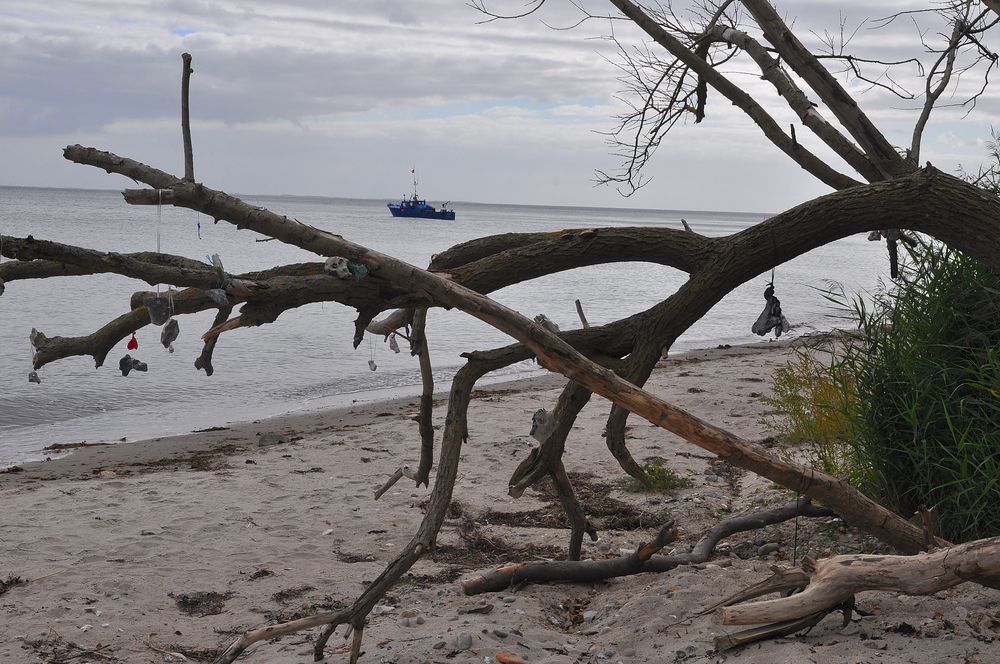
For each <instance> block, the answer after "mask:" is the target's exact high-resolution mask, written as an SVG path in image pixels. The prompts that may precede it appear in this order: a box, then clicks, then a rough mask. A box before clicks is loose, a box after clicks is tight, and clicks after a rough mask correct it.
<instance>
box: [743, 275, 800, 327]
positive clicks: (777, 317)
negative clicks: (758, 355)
mask: <svg viewBox="0 0 1000 664" xmlns="http://www.w3.org/2000/svg"><path fill="white" fill-rule="evenodd" d="M764 299H765V300H767V304H765V305H764V311H762V312H760V316H758V317H757V321H756V322H755V323H754V324H753V326H752V327H751V328H750V329H751V331H753V333H754V334H756V335H759V336H764V335H765V334H767V333H768V332H770V331H771V330H774V337H775V338H778V337H780V336H781V333H782V332H788V331H789V330H790V329H792V326H791V325H789V324H788V320H787V319H786V318H785V316H784V314H782V313H781V301H780V300H778V298H777V297H775V296H774V284H773V283H771V284H768V285H767V288H765V289H764Z"/></svg>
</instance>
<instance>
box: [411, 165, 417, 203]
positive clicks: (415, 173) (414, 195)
mask: <svg viewBox="0 0 1000 664" xmlns="http://www.w3.org/2000/svg"><path fill="white" fill-rule="evenodd" d="M410 173H412V174H413V200H417V167H416V166H414V167H413V168H411V169H410Z"/></svg>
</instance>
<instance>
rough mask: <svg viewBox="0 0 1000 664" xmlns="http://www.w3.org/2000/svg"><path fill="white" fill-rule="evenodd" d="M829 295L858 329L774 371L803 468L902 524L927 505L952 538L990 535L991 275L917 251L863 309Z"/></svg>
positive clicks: (997, 436)
mask: <svg viewBox="0 0 1000 664" xmlns="http://www.w3.org/2000/svg"><path fill="white" fill-rule="evenodd" d="M827 297H828V298H829V299H830V300H831V301H833V302H835V303H836V304H837V305H838V306H839V307H841V308H842V309H844V310H846V311H848V312H849V313H850V314H851V316H852V317H853V318H854V320H855V321H856V324H857V330H856V331H853V332H848V333H846V336H845V337H844V339H843V340H842V343H841V344H840V345H839V346H838V349H837V350H836V351H835V353H834V357H833V360H832V363H825V362H817V361H816V360H815V359H811V360H810V359H806V360H800V361H799V362H800V364H799V365H798V366H797V365H796V364H795V363H793V364H792V365H790V366H789V367H787V368H786V369H785V370H784V372H785V373H784V374H782V372H778V374H777V376H776V381H775V397H774V400H773V402H772V405H774V406H775V408H776V410H778V411H779V412H780V413H781V414H782V415H784V416H785V417H786V420H785V421H786V426H787V427H790V428H791V429H792V430H794V431H796V432H797V433H798V434H800V435H801V436H802V437H803V439H805V440H807V441H808V444H809V446H810V447H809V449H810V455H811V457H812V462H813V463H814V464H815V465H816V466H817V467H819V468H822V469H823V470H825V471H827V472H831V473H833V474H836V475H838V476H840V477H846V478H848V479H849V480H850V481H851V482H852V483H854V484H856V485H857V486H859V488H861V489H862V490H863V491H865V492H867V493H869V494H870V495H872V496H873V497H875V498H877V499H879V500H881V501H882V502H883V503H884V504H886V505H888V506H889V507H891V508H893V509H895V510H897V511H898V512H900V513H901V514H904V515H906V516H909V515H910V514H913V513H914V512H915V511H916V510H918V509H920V508H932V507H933V508H936V515H937V516H936V521H937V524H936V527H937V528H938V530H939V534H941V535H942V536H944V537H946V538H948V539H951V540H953V541H962V540H968V539H974V538H977V537H986V536H991V535H996V534H998V533H1000V276H998V275H997V273H995V272H994V271H992V270H990V269H988V268H986V267H985V266H983V265H982V264H981V263H979V262H977V261H975V260H973V259H972V258H970V257H968V256H966V255H964V254H962V253H960V252H957V251H953V250H948V249H946V248H943V247H941V246H938V245H935V244H930V243H927V244H922V245H921V246H920V247H918V248H917V249H916V250H914V251H913V252H911V253H910V256H909V259H908V260H907V261H906V265H905V266H904V268H903V271H902V272H901V278H900V279H899V281H898V282H897V283H896V284H895V285H894V286H893V287H892V288H891V289H882V290H881V291H880V292H879V293H877V294H876V295H875V296H874V297H873V299H872V301H871V302H866V301H865V300H864V299H862V298H856V299H853V300H849V299H848V298H846V297H845V296H844V295H843V293H842V292H840V293H836V292H833V291H829V292H828V293H827ZM810 362H811V364H810ZM782 381H784V384H782ZM796 388H798V389H797V390H796ZM791 395H795V396H794V397H792V396H791ZM813 411H814V414H813ZM797 420H801V421H802V422H804V423H805V424H796V421H797ZM785 433H786V435H787V433H788V432H787V431H786V432H785ZM791 438H794V437H791Z"/></svg>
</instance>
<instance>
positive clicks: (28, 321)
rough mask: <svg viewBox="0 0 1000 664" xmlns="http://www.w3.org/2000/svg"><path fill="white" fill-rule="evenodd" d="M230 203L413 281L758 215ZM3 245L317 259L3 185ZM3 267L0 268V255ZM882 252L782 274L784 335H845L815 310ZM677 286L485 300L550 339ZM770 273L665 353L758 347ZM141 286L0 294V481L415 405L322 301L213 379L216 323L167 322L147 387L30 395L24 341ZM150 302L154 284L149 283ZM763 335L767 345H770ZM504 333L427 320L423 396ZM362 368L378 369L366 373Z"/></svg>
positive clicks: (537, 292) (121, 282) (501, 341)
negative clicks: (59, 454) (633, 234)
mask: <svg viewBox="0 0 1000 664" xmlns="http://www.w3.org/2000/svg"><path fill="white" fill-rule="evenodd" d="M243 198H244V200H246V201H248V202H250V203H253V204H255V205H260V206H264V207H267V208H268V209H270V210H272V211H274V212H278V213H280V214H284V215H287V216H288V217H290V218H294V219H297V220H299V221H302V222H304V223H307V224H311V225H314V226H317V227H319V228H323V229H325V230H328V231H331V232H333V233H337V234H340V235H342V236H344V237H345V238H347V239H349V240H352V241H354V242H358V243H360V244H363V245H366V246H368V247H371V248H373V249H376V250H378V251H381V252H384V253H386V254H390V255H392V256H395V257H398V258H401V259H403V260H406V261H409V262H411V263H413V264H415V265H418V266H421V267H424V266H426V265H427V263H428V262H429V260H430V256H431V255H433V254H435V253H438V252H440V251H442V250H444V249H447V248H448V247H451V246H453V245H455V244H458V243H460V242H464V241H466V240H471V239H474V238H477V237H481V236H484V235H490V234H495V233H508V232H515V233H516V232H538V231H552V230H558V229H563V228H587V227H598V226H661V227H668V228H677V229H679V228H681V219H682V218H683V219H685V220H686V221H687V222H688V223H689V224H690V226H691V227H692V229H693V230H695V231H696V232H699V233H702V234H705V235H709V236H721V235H727V234H730V233H734V232H737V231H740V230H742V229H744V228H747V227H748V226H750V225H752V224H755V223H758V222H760V221H761V220H763V219H765V218H766V217H767V216H769V215H767V214H765V213H746V212H709V211H693V210H640V209H618V208H586V207H558V206H537V205H499V204H483V203H454V204H453V205H452V207H454V208H455V210H456V211H457V216H458V218H457V219H456V220H455V221H438V220H411V219H396V218H393V217H391V216H390V215H389V211H388V209H387V208H386V203H387V202H388V201H387V200H367V199H349V198H324V197H307V196H255V195H244V196H243ZM0 234H6V235H12V236H18V237H24V236H27V235H33V236H34V237H36V238H43V239H48V240H53V241H57V242H63V243H68V244H75V245H79V246H83V247H89V248H92V249H98V250H103V251H117V252H123V253H124V252H133V251H153V250H156V248H157V246H159V247H160V249H161V250H162V251H163V252H166V253H171V254H180V255H183V256H187V257H189V258H194V259H199V260H205V261H207V260H208V259H209V258H208V257H210V256H211V255H212V254H218V255H219V256H220V257H221V259H222V261H223V264H224V266H225V269H226V270H227V271H228V272H231V273H239V272H244V271H249V270H256V269H264V268H269V267H273V266H276V265H280V264H283V263H289V262H300V261H311V260H318V257H317V256H316V255H314V254H311V253H309V252H307V251H303V250H302V249H299V248H296V247H292V246H289V245H286V244H283V243H281V242H278V241H261V240H264V239H265V238H264V237H262V236H260V235H258V234H256V233H254V232H252V231H248V230H237V229H236V228H235V227H234V226H232V225H230V224H228V223H225V222H221V223H218V224H216V223H213V221H212V219H210V218H208V217H205V216H203V215H199V214H197V213H195V212H192V211H190V210H182V209H177V208H173V207H169V206H164V207H163V208H158V207H156V206H149V207H136V206H130V205H127V204H125V203H124V201H123V200H122V197H121V194H120V192H118V191H108V190H99V191H98V190H81V189H45V188H22V187H0ZM0 260H3V259H0ZM886 270H887V260H886V255H885V249H884V245H883V244H881V243H877V242H867V241H866V238H865V237H864V236H853V237H849V238H845V239H843V240H840V241H838V242H834V243H832V244H830V245H828V246H826V247H823V248H820V249H817V250H815V251H812V252H810V253H809V254H807V255H804V256H802V257H799V258H797V259H795V260H792V261H789V262H787V263H785V264H783V265H780V266H778V267H777V269H776V270H775V274H774V283H775V288H776V292H777V295H778V297H779V298H780V299H781V302H782V308H783V310H784V312H785V315H786V317H787V318H788V320H789V321H790V322H791V324H792V325H793V326H794V329H793V331H792V332H791V333H790V334H791V335H797V334H804V333H810V332H816V331H821V330H828V329H832V328H833V327H834V326H837V325H842V324H843V321H840V320H838V319H837V317H838V316H840V315H841V314H842V312H841V311H839V310H837V309H836V308H834V307H833V306H832V305H831V304H830V302H829V301H828V300H827V299H826V298H825V297H824V294H823V293H824V291H826V290H828V289H829V288H830V287H831V285H835V286H838V287H842V288H843V290H844V291H845V292H847V293H848V294H854V293H865V292H871V291H872V290H873V289H875V288H876V287H877V285H878V284H879V282H880V280H881V279H883V278H884V273H885V272H886ZM685 278H686V275H685V274H684V273H682V272H680V271H678V270H675V269H672V268H668V267H663V266H659V265H649V264H644V263H618V264H609V265H599V266H593V267H586V268H580V269H576V270H571V271H568V272H563V273H560V274H556V275H552V276H549V277H544V278H541V279H536V280H534V281H531V282H526V283H522V284H517V285H514V286H510V287H508V288H504V289H502V290H500V291H497V292H495V293H493V294H492V296H493V297H494V298H496V299H497V300H498V301H500V302H502V303H503V304H505V305H508V306H510V307H512V308H514V309H516V310H518V311H520V312H521V313H523V314H524V315H526V316H529V317H534V316H535V315H537V314H545V315H546V316H547V317H548V318H550V319H551V320H553V321H554V322H555V323H556V324H557V325H559V326H560V327H561V328H562V329H571V328H575V327H579V325H580V323H579V319H578V316H577V313H576V308H575V305H574V301H575V300H576V299H580V300H581V302H582V306H583V309H584V311H585V313H586V316H587V318H588V319H589V321H590V323H591V324H595V325H599V324H602V323H606V322H610V321H613V320H615V319H618V318H621V317H623V316H626V315H629V314H633V313H636V312H639V311H642V310H644V309H646V308H648V307H650V306H652V305H653V304H655V303H656V302H658V301H660V300H662V299H663V298H665V297H667V296H668V295H669V294H670V293H672V292H673V291H674V290H675V289H676V288H677V287H678V286H679V285H680V284H681V283H683V281H684V280H685ZM770 279H771V274H770V272H767V273H765V274H762V275H760V276H758V277H757V278H755V279H753V280H751V281H750V282H748V283H746V284H745V285H744V286H742V287H740V288H738V289H737V290H735V291H734V292H732V293H731V294H730V295H728V296H727V297H726V298H725V299H724V300H722V301H721V302H720V303H719V304H718V305H717V306H716V307H715V308H714V309H712V311H711V312H710V313H709V314H708V315H707V316H706V317H705V318H703V319H702V320H701V321H699V322H698V323H697V324H696V325H694V326H693V327H692V328H691V329H690V330H689V331H688V332H687V333H685V334H684V335H683V336H682V337H681V338H680V339H678V341H677V342H676V343H675V345H674V347H673V349H672V351H671V352H672V354H677V353H680V352H684V351H690V350H692V349H700V348H711V347H715V346H718V345H721V344H742V343H750V342H757V341H761V337H758V336H756V335H754V334H753V333H751V331H750V326H751V325H752V324H753V322H754V321H755V320H756V318H757V316H758V315H759V314H760V311H761V309H762V308H763V305H764V299H763V296H762V294H763V291H764V288H765V287H766V285H767V283H768V282H769V281H770ZM154 288H155V287H154V286H150V285H148V284H145V283H143V282H137V281H135V280H131V279H127V278H125V277H121V276H117V275H97V276H87V277H63V278H51V279H41V280H24V281H16V282H10V283H8V284H7V285H6V292H5V293H4V294H3V296H2V297H0V468H3V467H8V466H11V465H15V464H19V463H23V462H26V461H31V460H38V459H42V458H45V457H49V456H54V454H53V453H52V452H51V451H47V450H45V449H44V448H45V447H47V446H49V445H52V444H70V443H79V442H84V441H86V442H91V443H93V442H121V441H125V442H128V441H136V440H143V439H148V438H155V437H161V436H167V435H173V434H181V433H187V432H190V431H194V430H198V429H204V428H209V427H217V426H225V425H227V424H228V423H232V422H240V421H251V420H257V419H262V418H266V417H271V416H276V415H280V414H285V413H291V412H296V411H307V410H319V409H325V408H331V407H338V406H346V405H350V404H352V403H357V402H365V401H375V400H382V399H388V398H393V397H398V396H409V395H416V394H419V392H420V372H419V368H418V364H417V360H416V358H414V357H411V356H410V355H409V353H408V352H406V351H407V349H406V346H405V344H402V345H403V352H402V353H399V354H396V353H394V352H393V351H392V350H390V348H389V346H388V344H387V343H385V340H384V339H382V338H381V337H379V338H369V339H366V340H365V341H364V342H363V344H362V345H361V346H360V347H359V348H358V349H354V348H352V346H351V339H352V335H353V320H354V319H355V317H356V312H355V311H354V310H353V309H349V308H346V307H344V306H341V305H338V304H336V303H322V304H315V305H308V306H304V307H302V308H299V309H296V310H293V311H289V312H286V313H284V314H283V315H282V316H281V317H280V318H278V320H277V321H276V322H274V323H273V324H270V325H265V326H261V327H258V328H252V329H241V330H235V331H232V332H228V333H226V334H224V335H222V337H221V338H220V341H219V343H218V346H217V347H216V350H215V355H214V366H215V373H214V375H212V376H210V377H209V376H206V375H205V373H204V372H201V371H198V370H196V369H195V367H194V359H195V358H196V357H197V356H198V354H199V353H200V351H201V347H202V342H201V340H200V337H201V334H202V333H204V332H205V331H206V330H207V329H209V328H210V327H211V324H212V319H213V315H214V311H210V312H202V313H199V314H193V315H187V316H181V317H179V319H178V321H179V324H180V330H181V332H180V337H179V338H178V339H177V341H175V342H174V344H173V345H174V348H175V351H176V352H174V353H169V352H168V351H167V350H166V349H164V348H163V347H162V346H161V345H160V343H159V334H160V328H158V327H153V326H147V327H145V328H143V329H142V330H140V331H139V332H138V334H137V340H138V343H139V348H138V350H136V351H134V352H132V353H131V354H132V355H133V356H135V357H137V358H138V359H140V360H142V361H143V362H145V363H146V364H147V365H148V367H149V370H148V371H147V372H145V373H140V372H136V371H133V372H131V373H130V374H129V375H128V376H122V375H121V372H120V371H119V370H118V360H119V359H120V358H121V357H122V356H124V355H125V354H126V353H127V352H129V351H127V350H126V341H124V340H123V341H122V342H121V343H120V345H119V346H120V347H118V348H115V349H114V350H112V352H111V353H110V354H109V356H108V358H107V360H106V362H105V365H104V366H103V367H99V368H95V367H94V362H93V360H92V359H91V358H90V357H73V358H66V359H63V360H60V361H57V362H54V363H52V364H49V365H47V366H45V367H44V368H42V369H41V370H39V372H38V374H39V377H40V378H41V383H40V384H35V383H30V382H29V381H28V373H29V371H30V370H31V366H30V365H31V355H32V349H31V345H30V343H29V341H28V335H29V333H30V332H31V330H32V328H37V329H38V330H40V331H42V332H44V333H45V334H46V335H48V336H57V335H58V336H77V335H87V334H91V333H93V332H94V331H95V330H97V329H98V328H100V327H101V326H102V325H104V324H105V323H107V322H108V321H110V320H112V319H114V318H115V317H117V316H119V315H121V314H123V313H126V312H127V311H128V308H129V296H130V295H131V294H132V293H133V292H134V291H136V290H153V289H154ZM161 290H162V291H163V292H165V291H166V287H165V286H164V287H161ZM768 338H771V337H770V336H769V337H768ZM510 341H511V340H510V339H509V338H507V337H506V336H505V335H504V334H502V333H500V332H498V331H496V330H494V329H493V328H491V327H489V326H487V325H486V324H484V323H481V322H479V321H478V320H476V319H474V318H471V317H469V316H467V315H465V314H463V313H461V312H458V311H444V310H440V309H436V310H432V311H431V312H430V314H429V316H428V342H429V345H430V349H431V353H432V362H433V366H434V374H435V384H436V386H437V387H439V388H440V389H442V390H447V389H448V387H449V385H450V378H451V376H452V375H453V373H454V371H455V369H456V368H457V367H459V366H461V364H462V362H463V360H462V358H461V357H460V354H461V353H462V352H465V351H470V350H476V349H488V348H493V347H497V346H501V345H505V344H507V343H510ZM370 361H373V362H374V365H375V366H376V369H375V370H374V371H373V370H371V369H370ZM541 372H542V370H540V369H539V367H538V365H536V364H535V363H533V362H531V361H526V362H522V363H519V364H517V365H514V366H511V367H508V368H507V369H504V370H502V371H500V372H497V373H496V374H494V375H491V376H490V377H489V379H490V380H494V381H495V380H510V379H515V378H522V377H528V376H532V375H537V374H539V373H541Z"/></svg>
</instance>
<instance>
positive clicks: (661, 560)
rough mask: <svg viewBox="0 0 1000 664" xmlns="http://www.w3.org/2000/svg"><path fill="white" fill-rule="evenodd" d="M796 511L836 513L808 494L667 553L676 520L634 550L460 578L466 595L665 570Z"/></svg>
mask: <svg viewBox="0 0 1000 664" xmlns="http://www.w3.org/2000/svg"><path fill="white" fill-rule="evenodd" d="M796 516H809V517H819V516H834V513H833V512H831V511H830V510H828V509H825V508H822V507H817V506H815V505H812V504H810V501H809V499H808V498H800V499H798V500H796V501H794V502H792V503H790V504H788V505H784V506H782V507H778V508H775V509H772V510H762V511H756V512H749V513H747V514H739V515H736V516H732V517H729V518H728V519H724V520H722V521H720V522H719V523H717V524H716V525H715V526H714V527H712V529H711V530H709V531H708V532H707V533H705V534H704V535H703V536H702V537H701V539H699V540H698V543H697V544H695V545H694V546H693V547H692V548H691V550H689V551H684V552H678V553H672V554H670V555H668V556H654V555H653V554H654V553H656V552H658V551H659V550H660V549H662V548H663V547H664V546H665V545H666V544H667V543H668V542H670V541H672V540H673V536H674V534H675V533H674V529H673V525H674V524H673V521H671V522H669V523H668V524H666V525H665V526H663V528H661V529H660V532H659V534H658V535H657V537H656V539H654V540H653V541H652V542H650V543H648V544H644V545H642V546H640V547H639V548H638V549H637V550H636V551H635V552H634V553H631V554H628V555H624V556H619V557H617V558H611V559H608V560H583V561H556V562H531V563H517V564H513V565H505V566H503V567H500V568H497V569H494V570H490V571H488V572H484V573H482V574H480V575H477V576H474V577H472V578H469V579H467V580H465V581H463V582H462V590H463V591H465V594H466V595H478V594H480V593H488V592H499V591H502V590H505V589H506V588H510V587H511V586H515V585H519V584H522V583H539V582H545V581H571V582H578V583H583V582H592V581H599V580H601V579H610V578H614V577H618V576H626V575H630V574H639V573H642V572H666V571H669V570H672V569H674V568H675V567H678V566H680V565H692V564H696V563H703V562H706V561H708V560H710V559H711V557H712V554H713V553H714V551H715V547H716V545H717V544H718V543H719V542H720V541H722V539H723V538H725V537H729V536H730V535H732V534H734V533H738V532H743V531H746V530H756V529H758V528H763V527H764V526H769V525H772V524H775V523H781V522H783V521H787V520H788V519H792V518H794V517H796Z"/></svg>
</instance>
